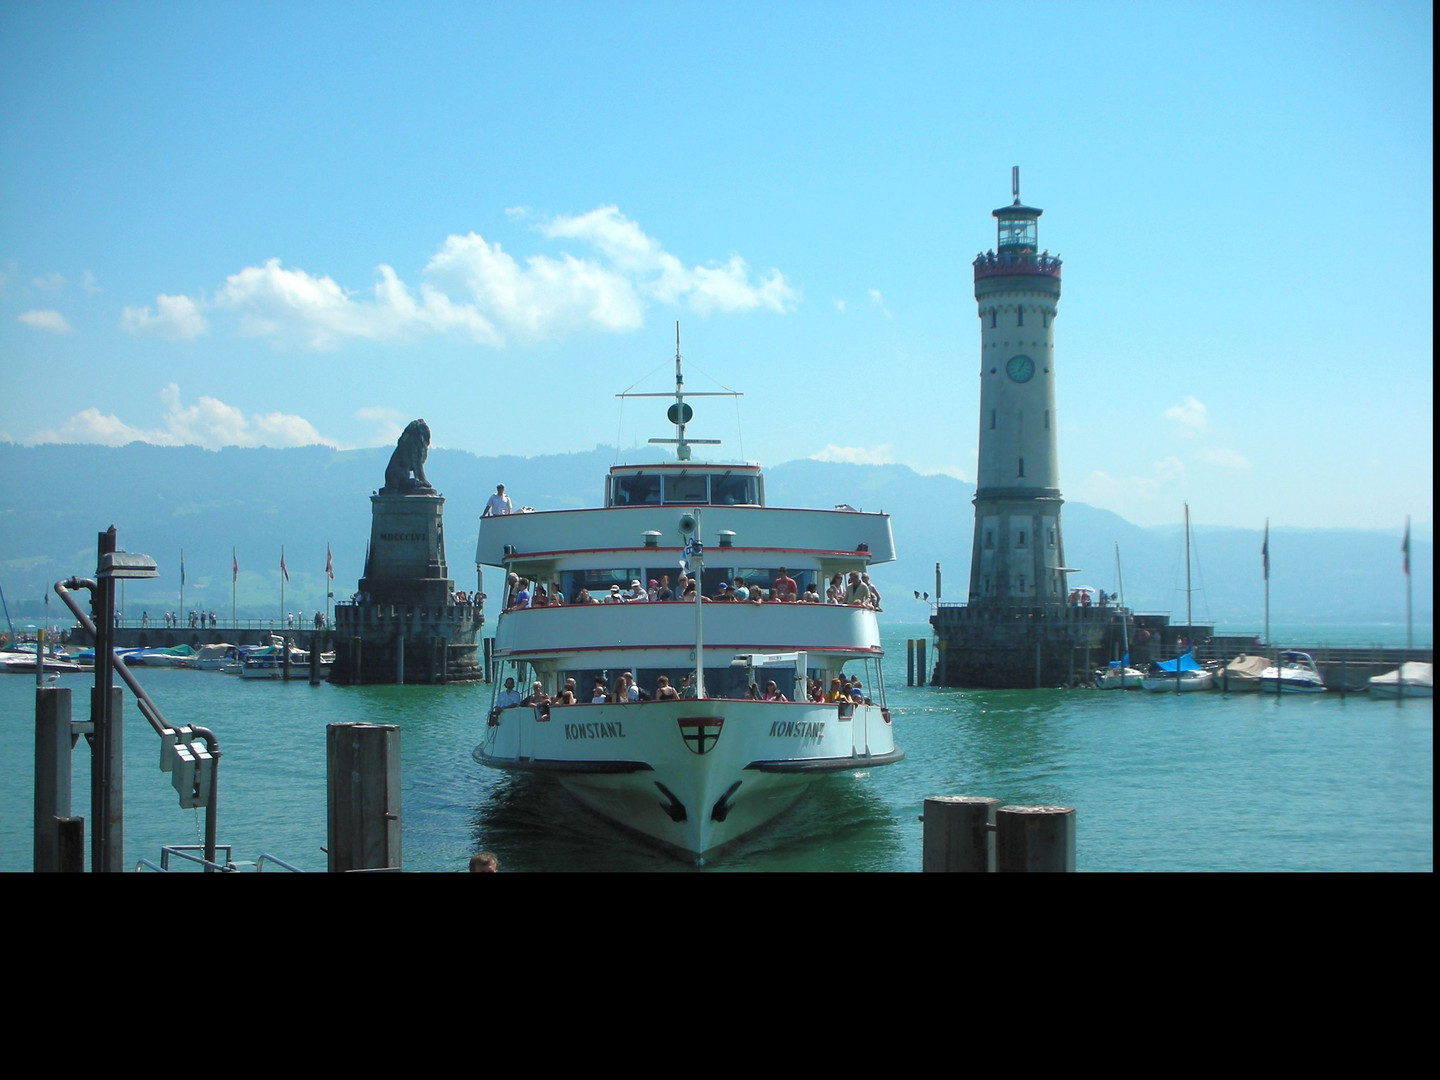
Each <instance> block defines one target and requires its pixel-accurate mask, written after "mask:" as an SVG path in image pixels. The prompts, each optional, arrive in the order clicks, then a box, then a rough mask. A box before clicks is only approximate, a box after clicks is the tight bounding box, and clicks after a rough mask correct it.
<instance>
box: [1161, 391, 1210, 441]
mask: <svg viewBox="0 0 1440 1080" xmlns="http://www.w3.org/2000/svg"><path fill="white" fill-rule="evenodd" d="M1164 416H1165V419H1166V420H1171V421H1174V422H1175V423H1176V424H1178V425H1179V427H1180V434H1181V435H1183V436H1184V437H1186V438H1194V437H1196V436H1198V435H1203V434H1204V433H1205V431H1206V430H1207V429H1208V427H1209V417H1208V414H1207V412H1206V409H1205V406H1204V405H1203V404H1201V403H1200V402H1199V401H1196V400H1195V399H1194V398H1193V397H1187V398H1186V399H1185V401H1184V402H1183V403H1182V404H1180V405H1172V406H1170V408H1168V409H1166V410H1165V413H1164Z"/></svg>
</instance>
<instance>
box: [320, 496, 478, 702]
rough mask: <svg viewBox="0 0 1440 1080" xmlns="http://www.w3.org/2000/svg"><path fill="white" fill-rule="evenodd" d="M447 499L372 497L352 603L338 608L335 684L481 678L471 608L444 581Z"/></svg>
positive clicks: (474, 612)
mask: <svg viewBox="0 0 1440 1080" xmlns="http://www.w3.org/2000/svg"><path fill="white" fill-rule="evenodd" d="M444 505H445V500H444V499H443V498H442V497H441V496H440V495H438V494H435V493H434V492H425V493H389V492H381V493H380V494H378V495H372V496H371V497H370V551H369V556H368V558H367V560H366V565H365V576H364V577H362V578H361V579H360V587H359V596H358V598H357V600H356V601H354V602H352V603H348V604H344V603H342V604H338V605H336V608H335V663H334V666H333V667H332V668H331V672H330V681H331V682H337V683H445V682H460V681H468V680H472V679H479V678H482V677H483V672H482V671H481V669H480V663H479V660H478V658H477V656H476V638H477V637H478V635H479V633H480V627H481V624H482V623H483V622H484V614H483V610H482V608H481V607H480V606H479V605H476V604H456V603H455V600H454V588H455V583H454V582H453V581H451V580H450V578H448V577H447V576H446V573H447V571H446V567H445V526H444V519H443V514H442V510H443V507H444Z"/></svg>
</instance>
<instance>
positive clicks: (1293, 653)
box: [1260, 649, 1325, 694]
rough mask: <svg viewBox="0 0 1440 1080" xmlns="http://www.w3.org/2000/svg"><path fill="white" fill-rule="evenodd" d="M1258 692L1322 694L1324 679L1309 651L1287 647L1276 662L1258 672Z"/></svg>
mask: <svg viewBox="0 0 1440 1080" xmlns="http://www.w3.org/2000/svg"><path fill="white" fill-rule="evenodd" d="M1260 692H1261V693H1264V694H1279V693H1286V694H1323V693H1324V692H1325V679H1324V678H1323V677H1322V676H1321V675H1320V669H1319V668H1317V667H1316V666H1315V660H1314V659H1313V658H1312V657H1311V656H1310V654H1309V653H1304V652H1300V651H1298V650H1296V649H1287V650H1286V651H1285V652H1282V653H1281V654H1280V659H1279V662H1278V663H1275V664H1271V665H1270V666H1269V667H1267V668H1266V669H1265V670H1264V671H1262V672H1261V673H1260Z"/></svg>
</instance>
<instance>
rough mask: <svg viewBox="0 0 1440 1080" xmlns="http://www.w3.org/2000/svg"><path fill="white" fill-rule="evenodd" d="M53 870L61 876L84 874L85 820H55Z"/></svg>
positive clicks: (76, 818) (66, 818)
mask: <svg viewBox="0 0 1440 1080" xmlns="http://www.w3.org/2000/svg"><path fill="white" fill-rule="evenodd" d="M55 869H56V870H58V871H59V872H60V873H62V874H83V873H84V872H85V819H84V818H83V817H62V818H56V819H55Z"/></svg>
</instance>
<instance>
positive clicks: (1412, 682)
mask: <svg viewBox="0 0 1440 1080" xmlns="http://www.w3.org/2000/svg"><path fill="white" fill-rule="evenodd" d="M1370 693H1371V694H1372V695H1373V696H1375V697H1385V698H1401V697H1407V698H1408V697H1414V698H1428V697H1434V696H1435V665H1434V664H1427V663H1424V662H1423V661H1420V660H1407V661H1405V663H1403V664H1401V665H1400V666H1399V667H1398V668H1396V669H1395V670H1394V671H1387V672H1386V673H1385V674H1384V675H1375V676H1372V677H1371V679H1370Z"/></svg>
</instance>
